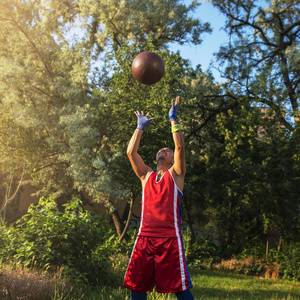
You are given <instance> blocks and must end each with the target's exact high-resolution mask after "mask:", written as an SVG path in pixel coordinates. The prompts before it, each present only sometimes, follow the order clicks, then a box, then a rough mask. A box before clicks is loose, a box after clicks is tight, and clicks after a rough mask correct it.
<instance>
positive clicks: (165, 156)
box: [124, 97, 194, 300]
mask: <svg viewBox="0 0 300 300" xmlns="http://www.w3.org/2000/svg"><path fill="white" fill-rule="evenodd" d="M179 99H180V97H176V101H175V103H174V101H173V99H172V107H171V109H170V111H169V118H170V121H171V125H172V135H173V140H174V144H175V151H174V153H173V151H172V150H171V149H169V148H163V149H161V150H159V151H158V152H157V154H156V163H157V170H156V172H154V171H153V170H152V169H151V168H150V167H149V166H147V165H146V164H145V163H144V161H143V159H142V158H141V156H140V155H139V154H138V148H139V145H140V141H141V137H142V134H143V131H144V130H145V129H146V126H147V125H148V124H149V123H150V122H151V121H152V120H153V119H155V118H150V117H149V114H147V115H144V113H143V112H141V114H140V113H139V112H138V111H135V114H136V116H137V120H138V125H137V129H136V130H135V131H134V133H133V135H132V137H131V140H130V142H129V144H128V148H127V155H128V158H129V160H130V162H131V165H132V168H133V170H134V172H135V173H136V175H137V176H138V177H139V178H140V180H141V183H142V189H143V193H142V210H141V222H140V228H139V232H138V234H137V238H136V241H135V244H134V247H133V250H132V254H131V259H130V262H129V264H128V268H127V271H126V274H125V278H124V286H125V287H126V288H128V289H130V290H131V299H132V300H145V299H147V295H146V292H151V291H152V290H153V287H154V286H156V290H157V292H159V293H175V294H176V296H177V298H178V299H180V300H193V299H194V297H193V295H192V293H191V292H190V290H189V288H191V287H192V282H191V280H190V276H189V272H188V269H187V265H186V260H185V255H184V249H183V242H182V236H181V207H180V201H181V198H182V190H183V185H184V176H185V172H186V163H185V149H184V139H183V135H182V132H181V127H180V125H179V124H178V123H177V111H178V106H179Z"/></svg>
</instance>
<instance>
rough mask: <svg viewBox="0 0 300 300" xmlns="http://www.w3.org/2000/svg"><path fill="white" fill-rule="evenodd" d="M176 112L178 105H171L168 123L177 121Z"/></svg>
mask: <svg viewBox="0 0 300 300" xmlns="http://www.w3.org/2000/svg"><path fill="white" fill-rule="evenodd" d="M177 111H178V104H175V105H172V107H171V109H170V110H169V119H170V121H177Z"/></svg>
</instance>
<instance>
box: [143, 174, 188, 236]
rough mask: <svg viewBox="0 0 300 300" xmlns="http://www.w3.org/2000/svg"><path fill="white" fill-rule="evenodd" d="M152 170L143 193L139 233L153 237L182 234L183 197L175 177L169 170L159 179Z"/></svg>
mask: <svg viewBox="0 0 300 300" xmlns="http://www.w3.org/2000/svg"><path fill="white" fill-rule="evenodd" d="M156 178H157V173H156V172H151V173H150V174H149V176H148V178H147V181H146V184H145V187H144V190H143V194H142V211H141V223H140V229H139V232H138V235H140V236H151V237H177V238H178V237H180V236H181V229H180V224H181V218H182V217H181V206H180V202H181V198H182V192H181V191H180V190H179V189H178V187H177V185H176V183H175V181H174V178H173V176H172V174H171V172H170V170H168V171H167V172H165V173H164V174H163V176H162V177H161V179H160V180H159V181H157V180H156Z"/></svg>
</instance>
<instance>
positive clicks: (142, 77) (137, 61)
mask: <svg viewBox="0 0 300 300" xmlns="http://www.w3.org/2000/svg"><path fill="white" fill-rule="evenodd" d="M131 70H132V74H133V76H134V78H135V79H136V80H137V81H139V82H141V83H143V84H154V83H156V82H158V81H159V80H160V79H161V78H162V77H163V75H164V73H165V64H164V61H163V60H162V58H161V57H160V56H159V55H158V54H156V53H154V52H150V51H145V52H141V53H140V54H138V55H137V56H136V57H135V58H134V60H133V61H132V66H131Z"/></svg>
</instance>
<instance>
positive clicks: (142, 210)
mask: <svg viewBox="0 0 300 300" xmlns="http://www.w3.org/2000/svg"><path fill="white" fill-rule="evenodd" d="M153 172H154V171H152V172H150V173H149V175H148V177H147V179H146V182H145V186H144V189H143V192H142V209H141V218H140V228H139V232H138V233H137V235H140V233H141V230H142V225H143V219H144V194H145V193H144V190H145V187H146V184H147V181H148V180H149V178H150V175H151V174H152V173H153Z"/></svg>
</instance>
